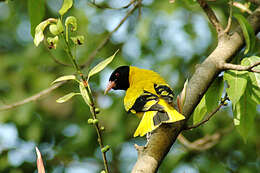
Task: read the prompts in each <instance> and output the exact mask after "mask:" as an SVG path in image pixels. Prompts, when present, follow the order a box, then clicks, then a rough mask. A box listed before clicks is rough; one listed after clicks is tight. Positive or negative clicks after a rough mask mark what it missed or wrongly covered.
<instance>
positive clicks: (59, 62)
mask: <svg viewBox="0 0 260 173" xmlns="http://www.w3.org/2000/svg"><path fill="white" fill-rule="evenodd" d="M44 45H45V48H46V50H47V52H48V53H49V55H50V57H51V59H52V60H53V61H54V62H56V63H57V64H60V65H63V66H67V67H68V66H71V65H69V64H65V63H63V62H61V61H59V60H58V59H56V58H55V57H54V56H53V54H52V53H51V51H50V49H49V48H48V44H47V41H46V39H44Z"/></svg>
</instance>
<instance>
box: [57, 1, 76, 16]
mask: <svg viewBox="0 0 260 173" xmlns="http://www.w3.org/2000/svg"><path fill="white" fill-rule="evenodd" d="M72 5H73V0H64V1H63V4H62V7H61V9H60V10H59V13H60V15H61V16H63V15H64V14H65V13H66V12H67V11H68V10H69V9H70V8H71V7H72Z"/></svg>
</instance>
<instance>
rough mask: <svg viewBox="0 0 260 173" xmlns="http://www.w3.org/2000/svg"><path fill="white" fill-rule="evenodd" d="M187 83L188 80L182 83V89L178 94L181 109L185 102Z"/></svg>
mask: <svg viewBox="0 0 260 173" xmlns="http://www.w3.org/2000/svg"><path fill="white" fill-rule="evenodd" d="M188 83H189V80H188V79H187V80H186V81H185V83H184V86H183V89H182V91H181V94H180V106H181V108H183V106H184V103H185V100H186V95H187V85H188Z"/></svg>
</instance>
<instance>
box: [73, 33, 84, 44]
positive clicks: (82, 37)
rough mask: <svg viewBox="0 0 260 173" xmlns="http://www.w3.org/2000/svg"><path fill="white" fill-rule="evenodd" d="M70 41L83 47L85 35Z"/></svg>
mask: <svg viewBox="0 0 260 173" xmlns="http://www.w3.org/2000/svg"><path fill="white" fill-rule="evenodd" d="M70 39H71V40H72V41H73V43H74V44H75V45H82V44H84V40H85V38H84V36H83V35H78V36H76V37H70Z"/></svg>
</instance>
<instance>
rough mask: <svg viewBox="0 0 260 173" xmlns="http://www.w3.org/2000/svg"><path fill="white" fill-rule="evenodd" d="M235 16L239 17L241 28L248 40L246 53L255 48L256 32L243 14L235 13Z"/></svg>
mask: <svg viewBox="0 0 260 173" xmlns="http://www.w3.org/2000/svg"><path fill="white" fill-rule="evenodd" d="M234 17H235V18H236V19H237V21H238V23H239V25H240V26H241V29H242V31H243V35H244V38H245V41H246V49H245V52H244V54H247V53H248V52H249V51H250V50H253V49H254V47H255V41H256V37H255V32H254V29H253V28H252V26H251V25H250V24H249V23H248V21H247V20H246V18H245V17H244V16H243V15H241V14H234Z"/></svg>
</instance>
